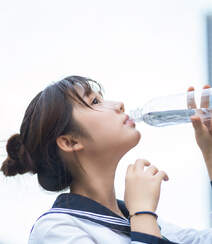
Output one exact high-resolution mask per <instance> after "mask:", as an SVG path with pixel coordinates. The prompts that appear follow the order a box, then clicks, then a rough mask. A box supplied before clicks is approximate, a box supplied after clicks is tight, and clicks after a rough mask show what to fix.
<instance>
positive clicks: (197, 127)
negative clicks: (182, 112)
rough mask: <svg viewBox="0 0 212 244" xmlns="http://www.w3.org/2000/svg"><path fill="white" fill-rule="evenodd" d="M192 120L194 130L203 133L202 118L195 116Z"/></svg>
mask: <svg viewBox="0 0 212 244" xmlns="http://www.w3.org/2000/svg"><path fill="white" fill-rule="evenodd" d="M190 119H191V121H192V125H193V127H194V129H195V130H196V131H202V129H203V125H202V121H201V119H200V117H199V116H196V115H194V116H191V117H190Z"/></svg>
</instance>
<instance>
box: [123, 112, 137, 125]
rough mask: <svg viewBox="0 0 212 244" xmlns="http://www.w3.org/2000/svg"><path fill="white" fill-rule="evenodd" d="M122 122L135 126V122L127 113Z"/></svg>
mask: <svg viewBox="0 0 212 244" xmlns="http://www.w3.org/2000/svg"><path fill="white" fill-rule="evenodd" d="M124 124H125V125H130V126H133V127H135V122H134V120H133V119H131V118H130V117H129V115H126V117H125V120H124Z"/></svg>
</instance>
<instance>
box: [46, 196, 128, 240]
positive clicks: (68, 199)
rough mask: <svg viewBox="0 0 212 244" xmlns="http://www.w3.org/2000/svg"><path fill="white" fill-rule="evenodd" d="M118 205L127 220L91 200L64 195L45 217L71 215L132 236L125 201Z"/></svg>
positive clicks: (119, 202) (58, 198) (118, 201)
mask: <svg viewBox="0 0 212 244" xmlns="http://www.w3.org/2000/svg"><path fill="white" fill-rule="evenodd" d="M117 203H118V206H119V209H120V210H121V212H122V213H123V215H124V216H125V218H123V217H121V216H119V215H117V214H116V213H114V212H112V211H111V210H110V209H108V208H106V207H105V206H103V205H101V204H100V203H98V202H96V201H94V200H92V199H90V198H87V197H85V196H81V195H78V194H73V193H63V194H61V195H59V196H58V197H57V199H56V201H55V202H54V204H53V206H52V209H50V211H48V212H47V213H45V214H44V215H46V214H52V213H63V214H69V215H72V216H75V217H78V218H82V219H87V220H90V221H92V222H95V223H98V224H101V225H104V226H106V227H109V228H111V229H112V230H115V231H120V232H122V233H124V234H127V235H129V236H130V222H129V220H128V217H129V212H128V210H127V208H126V206H125V204H124V202H123V201H121V200H117ZM44 215H42V216H44Z"/></svg>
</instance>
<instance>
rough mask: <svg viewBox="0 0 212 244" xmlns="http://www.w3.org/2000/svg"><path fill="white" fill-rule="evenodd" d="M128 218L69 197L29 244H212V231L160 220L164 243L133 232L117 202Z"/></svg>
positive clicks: (38, 223) (60, 199) (44, 220)
mask: <svg viewBox="0 0 212 244" xmlns="http://www.w3.org/2000/svg"><path fill="white" fill-rule="evenodd" d="M117 202H118V205H119V208H120V210H121V211H122V213H123V215H124V216H125V218H124V217H121V216H119V215H117V214H115V213H114V212H112V211H111V210H110V209H108V208H106V207H104V206H103V205H101V204H100V203H98V202H96V201H94V200H91V199H89V198H87V197H84V196H81V195H78V194H72V193H65V194H61V195H60V196H58V198H57V199H56V201H55V203H54V205H53V207H52V208H51V209H50V210H49V211H48V212H46V213H44V214H43V215H42V216H41V217H40V218H39V219H38V220H37V221H36V223H35V225H34V226H33V228H32V231H31V234H30V237H29V242H28V244H61V243H62V244H110V243H111V244H129V243H131V244H147V243H149V244H174V243H182V244H200V243H201V244H212V229H208V230H204V231H197V230H194V229H183V228H180V227H178V226H176V225H172V224H169V223H165V222H164V221H162V220H161V219H160V218H158V224H159V226H160V228H161V234H162V236H163V239H161V238H158V237H156V236H152V235H149V234H144V233H140V232H131V231H130V222H129V219H128V217H129V212H128V210H127V208H126V207H125V204H124V202H123V201H120V200H117Z"/></svg>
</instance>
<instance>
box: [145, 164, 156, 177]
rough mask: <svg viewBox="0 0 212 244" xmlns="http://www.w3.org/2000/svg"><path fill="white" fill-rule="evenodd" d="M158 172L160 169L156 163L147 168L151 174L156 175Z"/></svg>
mask: <svg viewBox="0 0 212 244" xmlns="http://www.w3.org/2000/svg"><path fill="white" fill-rule="evenodd" d="M157 172H158V169H157V168H156V167H155V166H154V165H151V166H149V167H148V169H147V170H146V173H148V174H150V175H155V174H156V173H157Z"/></svg>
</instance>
